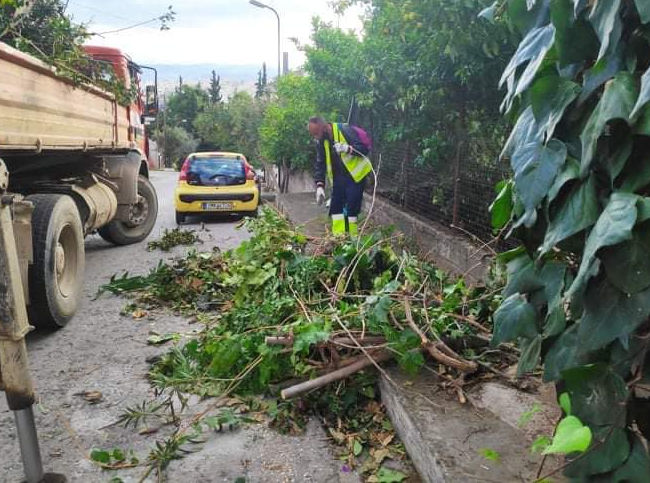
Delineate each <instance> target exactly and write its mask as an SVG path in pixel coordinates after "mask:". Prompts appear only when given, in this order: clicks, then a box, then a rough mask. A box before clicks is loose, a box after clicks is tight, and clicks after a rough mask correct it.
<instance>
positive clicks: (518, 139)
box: [501, 106, 542, 158]
mask: <svg viewBox="0 0 650 483" xmlns="http://www.w3.org/2000/svg"><path fill="white" fill-rule="evenodd" d="M533 142H540V143H541V142H542V133H541V132H540V129H539V126H538V125H537V121H535V114H534V113H533V108H532V106H528V107H527V108H526V109H525V110H524V112H522V113H521V115H520V116H519V119H517V122H516V123H515V126H514V127H513V128H512V132H511V133H510V136H509V137H508V140H507V141H506V144H505V146H504V147H503V151H502V152H501V157H502V158H510V157H511V156H512V155H513V153H514V152H515V151H517V150H518V149H519V148H520V147H521V146H524V145H526V144H528V143H533Z"/></svg>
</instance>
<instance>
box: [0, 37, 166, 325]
mask: <svg viewBox="0 0 650 483" xmlns="http://www.w3.org/2000/svg"><path fill="white" fill-rule="evenodd" d="M86 52H87V53H88V55H89V56H90V57H91V58H92V59H94V61H97V62H101V63H104V64H108V66H109V67H110V68H112V69H113V71H114V73H115V77H116V78H117V79H119V81H120V82H123V83H124V86H125V88H126V89H135V91H137V93H138V95H137V96H136V99H135V101H134V102H132V104H131V105H129V106H123V105H120V103H118V102H117V99H116V98H115V96H114V95H113V94H111V93H108V92H105V91H103V90H101V89H99V88H97V87H94V86H92V85H79V84H78V83H74V82H73V81H71V80H70V79H68V78H65V77H62V76H59V75H58V74H57V72H56V70H55V69H54V68H53V67H51V66H49V65H47V64H45V63H43V62H41V61H39V60H38V59H35V58H33V57H31V56H29V55H26V54H24V53H22V52H19V51H17V50H15V49H13V48H11V47H9V46H7V45H6V44H3V43H0V177H2V172H3V171H4V172H6V173H7V174H8V187H7V189H6V190H5V194H4V196H3V199H4V200H5V201H7V200H10V199H11V200H12V203H14V206H15V208H14V210H13V213H14V215H13V224H14V234H15V235H14V236H15V238H16V245H17V248H18V257H19V261H20V270H21V274H22V277H21V278H22V281H23V288H24V292H25V295H26V300H27V303H28V312H29V316H30V317H29V319H30V322H31V323H32V324H33V325H35V326H37V327H49V328H56V327H61V326H63V325H65V324H66V322H68V321H69V320H70V319H71V318H72V317H73V316H74V313H75V311H76V309H77V306H78V304H79V300H80V294H81V287H82V283H83V282H82V281H83V272H84V237H85V236H86V235H88V234H90V233H94V232H98V233H99V234H100V235H101V236H102V237H103V238H104V239H106V240H108V241H109V242H112V243H114V244H116V245H126V244H131V243H137V242H139V241H141V240H143V239H144V238H146V237H147V236H148V235H149V233H150V232H151V230H152V228H153V226H154V224H155V221H156V217H157V212H158V200H157V197H156V192H155V189H154V187H153V185H152V184H151V182H150V181H149V163H148V159H147V154H148V139H147V136H146V129H145V116H153V115H155V112H156V108H157V90H156V85H152V86H147V87H146V89H145V90H144V92H143V90H142V88H141V86H140V78H141V75H140V73H141V71H142V68H144V67H142V66H138V65H137V64H135V63H133V62H132V61H131V60H130V59H129V58H128V57H126V56H125V55H124V54H122V53H121V52H120V51H119V50H117V49H110V48H106V47H86Z"/></svg>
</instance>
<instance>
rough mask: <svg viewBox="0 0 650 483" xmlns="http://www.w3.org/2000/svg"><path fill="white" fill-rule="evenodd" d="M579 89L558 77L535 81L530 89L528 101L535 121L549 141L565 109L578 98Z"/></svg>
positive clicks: (547, 77)
mask: <svg viewBox="0 0 650 483" xmlns="http://www.w3.org/2000/svg"><path fill="white" fill-rule="evenodd" d="M580 90H581V87H580V86H579V85H578V84H576V83H575V82H571V81H570V80H568V79H564V78H562V77H558V76H546V77H542V78H541V79H537V80H536V81H535V83H534V84H533V86H532V87H531V88H530V99H531V106H532V108H533V113H534V114H535V120H536V121H537V124H538V126H539V129H540V130H543V131H544V132H545V133H546V139H551V138H552V137H553V133H554V132H555V126H557V124H558V123H559V122H560V120H561V119H562V116H564V111H565V110H566V108H567V107H568V106H569V104H571V102H573V101H574V100H575V98H576V97H578V94H579V93H580Z"/></svg>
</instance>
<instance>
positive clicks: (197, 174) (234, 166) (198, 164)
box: [187, 157, 246, 186]
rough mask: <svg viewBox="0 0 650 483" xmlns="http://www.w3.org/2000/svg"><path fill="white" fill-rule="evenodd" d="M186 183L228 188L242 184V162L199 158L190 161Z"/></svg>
mask: <svg viewBox="0 0 650 483" xmlns="http://www.w3.org/2000/svg"><path fill="white" fill-rule="evenodd" d="M187 181H188V183H189V184H192V185H200V186H228V185H237V184H244V183H245V182H246V172H245V170H244V162H243V161H242V160H241V159H237V158H228V157H213V158H212V157H209V158H208V157H206V158H204V157H201V158H194V159H192V160H191V161H190V167H189V170H188V173H187Z"/></svg>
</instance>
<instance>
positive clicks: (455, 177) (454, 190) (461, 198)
mask: <svg viewBox="0 0 650 483" xmlns="http://www.w3.org/2000/svg"><path fill="white" fill-rule="evenodd" d="M359 123H360V125H361V126H363V127H364V128H367V129H368V130H369V132H370V133H371V135H372V137H373V144H374V147H373V156H372V158H373V163H374V164H375V167H378V166H379V175H378V184H377V193H378V194H379V196H381V197H383V198H384V199H386V200H388V201H389V202H391V203H392V204H394V205H396V206H398V207H399V208H401V209H404V210H406V211H409V212H412V213H415V214H417V215H419V216H421V217H424V218H427V219H430V220H434V221H436V222H438V223H441V224H443V225H445V226H448V227H451V228H452V229H455V230H458V231H459V232H460V233H464V234H466V235H469V236H472V237H476V238H478V239H480V240H481V241H484V242H488V241H489V240H492V239H493V237H494V234H493V231H492V227H491V223H490V213H489V206H490V204H491V203H492V201H493V200H494V198H495V186H496V185H497V183H498V182H499V181H500V180H503V179H506V178H508V177H509V176H510V167H509V166H508V163H507V162H504V161H501V160H499V153H500V151H501V147H502V146H503V143H504V136H505V132H506V129H505V126H502V125H492V126H488V127H487V128H486V126H485V124H481V123H478V125H477V127H476V129H475V130H474V131H473V132H467V131H465V132H463V133H462V135H454V134H453V133H446V132H435V130H433V132H434V134H435V135H433V136H427V134H426V131H425V134H424V136H423V135H422V134H420V135H410V136H409V135H400V136H394V135H393V134H392V133H394V132H400V130H401V127H400V125H401V121H400V119H399V118H397V116H394V117H391V116H388V117H386V116H383V119H382V120H381V121H380V122H378V121H377V119H373V118H372V117H370V116H367V115H365V116H364V115H363V114H362V115H361V119H360V120H359ZM481 126H482V127H481ZM420 132H422V131H420ZM380 159H381V165H379V161H380ZM369 189H370V190H372V186H370V187H369ZM501 245H502V244H501Z"/></svg>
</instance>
